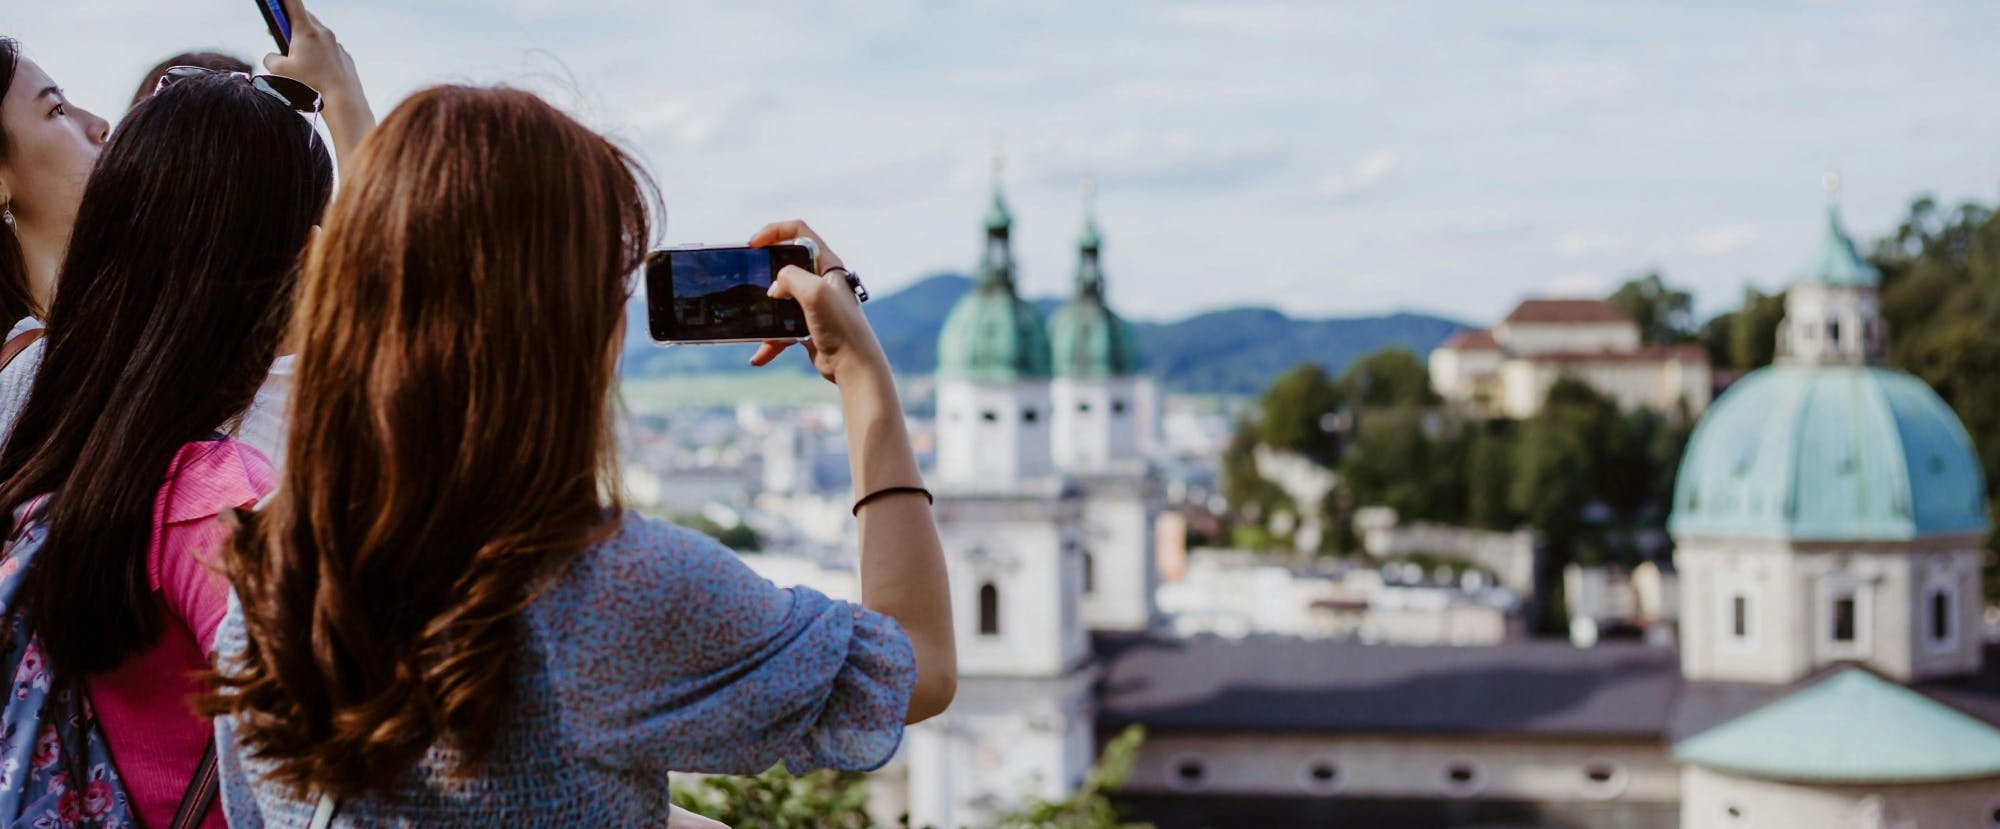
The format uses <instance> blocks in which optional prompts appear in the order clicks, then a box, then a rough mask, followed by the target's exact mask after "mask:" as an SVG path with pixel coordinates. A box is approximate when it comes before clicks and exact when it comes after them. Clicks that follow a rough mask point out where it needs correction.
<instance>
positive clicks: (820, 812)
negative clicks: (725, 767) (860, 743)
mask: <svg viewBox="0 0 2000 829" xmlns="http://www.w3.org/2000/svg"><path fill="white" fill-rule="evenodd" d="M674 805H676V806H679V807H681V808H683V809H686V810H688V811H690V812H694V813H696V814H700V815H706V816H708V817H711V818H714V819H716V820H719V821H722V822H723V823H726V824H729V825H730V826H731V827H735V828H736V829H745V828H746V827H752V826H754V827H758V828H759V829H820V827H827V828H828V829H868V827H870V826H873V825H874V821H873V819H871V818H870V817H869V816H868V787H867V784H866V778H864V777H863V776H862V775H859V774H854V773H852V772H834V771H815V772H811V773H808V774H802V775H796V776H795V775H791V774H787V773H786V772H785V768H784V766H774V767H772V768H771V770H770V771H767V772H764V773H763V774H760V775H757V776H755V777H727V776H713V777H703V778H702V779H701V781H700V782H698V783H696V784H694V785H693V786H689V787H686V788H681V789H676V790H675V791H674Z"/></svg>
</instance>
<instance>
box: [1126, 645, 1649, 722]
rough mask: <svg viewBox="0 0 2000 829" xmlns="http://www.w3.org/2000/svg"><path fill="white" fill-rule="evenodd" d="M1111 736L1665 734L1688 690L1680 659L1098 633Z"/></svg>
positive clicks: (1632, 653)
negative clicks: (1132, 730) (1141, 729)
mask: <svg viewBox="0 0 2000 829" xmlns="http://www.w3.org/2000/svg"><path fill="white" fill-rule="evenodd" d="M1096 646H1097V653H1098V656H1099V658H1100V659H1101V660H1103V662H1104V680H1103V685H1102V686H1101V689H1100V694H1099V705H1100V706H1101V710H1102V722H1103V724H1104V725H1106V726H1108V727H1114V728H1115V727H1119V726H1123V725H1128V724H1133V723H1137V724H1143V725H1145V726H1147V727H1148V728H1153V729H1161V728H1164V729H1175V730H1198V731H1273V732H1275V731H1282V732H1299V731H1317V732H1343V733H1377V734H1379V733H1405V734H1409V733H1424V734H1534V735H1549V736H1559V735H1567V736H1576V737H1617V736H1626V737H1642V738H1655V739H1657V738H1660V737H1662V736H1663V735H1664V734H1666V733H1667V728H1668V724H1669V714H1670V712H1671V710H1672V705H1673V701H1674V696H1675V694H1676V692H1677V691H1678V690H1679V689H1680V686H1681V684H1682V683H1681V677H1680V662H1679V657H1678V656H1677V655H1676V654H1675V652H1674V651H1672V650H1670V649H1665V648H1656V647H1651V646H1646V645H1640V644H1632V643H1616V644H1604V645H1599V646H1597V647H1594V648H1588V649H1581V650H1579V649H1577V648H1575V647H1573V646H1571V645H1569V644H1568V643H1565V642H1550V641H1521V642H1508V643H1505V644H1500V645H1491V646H1479V647H1423V646H1405V645H1364V644H1360V643H1356V642H1347V641H1326V640H1306V639H1292V638H1278V637H1271V638H1259V637H1252V638H1248V639H1241V640H1225V639H1220V638H1212V637H1199V638H1194V639H1184V640H1176V639H1166V638H1159V637H1148V636H1109V635H1100V636H1099V637H1097V640H1096Z"/></svg>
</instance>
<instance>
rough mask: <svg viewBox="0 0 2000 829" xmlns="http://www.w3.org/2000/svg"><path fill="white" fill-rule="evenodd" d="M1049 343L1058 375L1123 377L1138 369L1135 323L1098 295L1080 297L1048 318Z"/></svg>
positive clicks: (1135, 372)
mask: <svg viewBox="0 0 2000 829" xmlns="http://www.w3.org/2000/svg"><path fill="white" fill-rule="evenodd" d="M1049 346H1050V351H1051V352H1053V355H1052V359H1053V361H1054V368H1055V374H1056V376H1057V377H1092V378H1094V377H1123V376H1125V375H1129V374H1137V373H1138V371H1139V343H1138V338H1137V337H1136V336H1135V335H1134V334H1133V333H1132V326H1130V325H1127V324H1126V323H1125V320H1123V319H1120V318H1119V317H1118V315H1117V314H1115V313H1112V311H1111V309H1110V308H1106V307H1104V302H1103V300H1102V299H1099V298H1097V297H1089V296H1083V297H1077V298H1075V299H1072V300H1070V301H1069V302H1068V303H1066V304H1064V305H1063V307H1061V308H1057V309H1056V312H1055V314H1053V315H1051V316H1050V317H1049Z"/></svg>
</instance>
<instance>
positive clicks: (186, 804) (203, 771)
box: [168, 740, 222, 829]
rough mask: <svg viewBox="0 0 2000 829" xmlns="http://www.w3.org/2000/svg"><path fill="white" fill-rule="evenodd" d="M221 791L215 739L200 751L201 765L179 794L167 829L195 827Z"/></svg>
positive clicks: (203, 818)
mask: <svg viewBox="0 0 2000 829" xmlns="http://www.w3.org/2000/svg"><path fill="white" fill-rule="evenodd" d="M221 793H222V778H221V775H219V774H217V773H216V769H215V741H214V740H209V741H208V750H207V751H203V752H202V753H201V765H199V766H196V767H195V770H194V779H193V780H189V781H188V787H187V791H186V792H185V793H183V794H182V795H181V805H180V808H178V809H175V810H174V822H173V823H171V824H168V829H195V827H197V826H200V825H201V823H202V821H204V820H207V819H208V810H210V809H213V808H215V800H216V798H217V797H218V796H220V795H221Z"/></svg>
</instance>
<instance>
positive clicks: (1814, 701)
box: [1674, 668, 2000, 783]
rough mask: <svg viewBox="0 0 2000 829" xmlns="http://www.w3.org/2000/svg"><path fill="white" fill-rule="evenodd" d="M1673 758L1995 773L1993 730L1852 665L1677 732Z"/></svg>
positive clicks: (1918, 776)
mask: <svg viewBox="0 0 2000 829" xmlns="http://www.w3.org/2000/svg"><path fill="white" fill-rule="evenodd" d="M1674 759H1676V760H1679V761H1681V762H1683V763H1690V764H1693V765H1696V766H1702V767H1704V768H1710V769H1715V770H1718V771H1724V772H1729V773H1733V774H1739V775H1744V776H1748V777H1760V778H1764V779H1769V780H1784V781H1791V782H1801V783H1934V782H1944V781H1951V780H1977V779H1981V778H1986V777H1994V776H2000V730H1996V729H1995V728H1994V727H1993V726H1990V725H1987V724H1986V723H1985V722H1982V721H1980V720H1978V719H1975V718H1973V717H1970V716H1967V715H1966V714H1963V713H1961V712H1959V711H1957V710H1955V709H1953V708H1951V707H1949V706H1946V705H1944V704H1943V703H1940V702H1937V701H1935V700H1932V699H1931V698H1930V697H1927V696H1924V695H1923V694H1920V693H1917V692H1916V691H1912V690H1910V689H1908V688H1905V687H1903V686H1901V685H1897V684H1896V683H1894V682H1890V681H1889V680H1886V679H1883V678H1881V677H1879V676H1876V675H1875V674H1872V673H1869V672H1868V671H1865V670H1862V669H1860V668H1846V669H1843V670H1841V671H1839V672H1838V673H1835V674H1832V675H1830V676H1828V677H1826V678H1824V679H1821V680H1820V681H1818V682H1814V683H1812V684H1811V685H1808V686H1806V687H1804V688H1802V689H1800V690H1798V691H1797V692H1795V693H1792V694H1790V695H1787V696H1785V697H1782V698H1780V699H1778V700H1777V701H1776V702H1773V703H1771V704H1769V705H1766V706H1764V707H1762V708H1759V709H1757V710H1755V711H1752V712H1750V713H1748V714H1745V715H1743V716H1741V717H1738V718H1736V719H1734V720H1730V721H1729V722H1726V723H1723V724H1722V725H1719V726H1716V727H1714V728H1711V729H1709V730H1707V731H1704V732H1701V733H1699V734H1696V735H1695V736H1693V737H1689V738H1688V739H1686V740H1682V741H1681V742H1680V744H1678V745H1676V746H1674Z"/></svg>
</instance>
